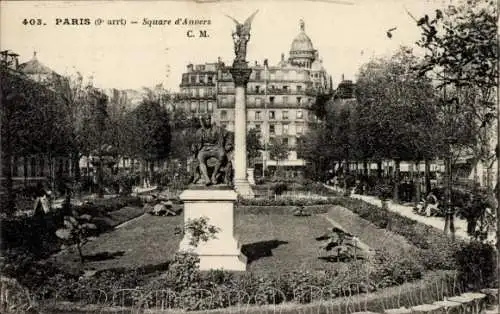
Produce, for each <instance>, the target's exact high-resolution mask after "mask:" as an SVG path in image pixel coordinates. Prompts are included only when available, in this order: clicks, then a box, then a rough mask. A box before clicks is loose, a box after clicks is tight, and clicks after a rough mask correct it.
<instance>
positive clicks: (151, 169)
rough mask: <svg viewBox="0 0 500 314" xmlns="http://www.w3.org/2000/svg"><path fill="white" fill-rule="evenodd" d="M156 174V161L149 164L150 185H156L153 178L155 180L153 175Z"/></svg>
mask: <svg viewBox="0 0 500 314" xmlns="http://www.w3.org/2000/svg"><path fill="white" fill-rule="evenodd" d="M154 172H155V162H154V161H150V162H149V183H150V184H154V182H153V178H154V176H153V174H154Z"/></svg>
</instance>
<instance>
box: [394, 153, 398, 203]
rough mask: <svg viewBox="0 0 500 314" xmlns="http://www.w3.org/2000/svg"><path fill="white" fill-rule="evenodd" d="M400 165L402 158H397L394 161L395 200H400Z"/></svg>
mask: <svg viewBox="0 0 500 314" xmlns="http://www.w3.org/2000/svg"><path fill="white" fill-rule="evenodd" d="M399 165H400V160H399V159H396V160H395V161H394V195H393V199H394V202H398V201H399Z"/></svg>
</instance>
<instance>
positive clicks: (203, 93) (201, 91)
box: [199, 88, 205, 97]
mask: <svg viewBox="0 0 500 314" xmlns="http://www.w3.org/2000/svg"><path fill="white" fill-rule="evenodd" d="M199 91H200V97H204V96H205V89H204V88H200V89H199Z"/></svg>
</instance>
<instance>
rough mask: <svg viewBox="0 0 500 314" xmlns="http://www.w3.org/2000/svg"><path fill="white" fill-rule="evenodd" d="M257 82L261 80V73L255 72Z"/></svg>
mask: <svg viewBox="0 0 500 314" xmlns="http://www.w3.org/2000/svg"><path fill="white" fill-rule="evenodd" d="M255 80H256V81H259V80H260V71H255Z"/></svg>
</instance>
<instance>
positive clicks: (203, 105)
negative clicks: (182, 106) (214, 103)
mask: <svg viewBox="0 0 500 314" xmlns="http://www.w3.org/2000/svg"><path fill="white" fill-rule="evenodd" d="M200 112H202V113H205V112H207V103H206V102H204V101H202V102H200Z"/></svg>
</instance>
